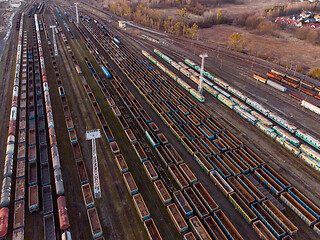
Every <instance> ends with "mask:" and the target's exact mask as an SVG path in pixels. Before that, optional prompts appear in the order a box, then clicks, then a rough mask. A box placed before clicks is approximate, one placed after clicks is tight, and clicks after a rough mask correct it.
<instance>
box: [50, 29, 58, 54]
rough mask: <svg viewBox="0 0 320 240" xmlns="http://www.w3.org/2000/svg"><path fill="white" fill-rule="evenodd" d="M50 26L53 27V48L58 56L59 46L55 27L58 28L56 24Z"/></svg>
mask: <svg viewBox="0 0 320 240" xmlns="http://www.w3.org/2000/svg"><path fill="white" fill-rule="evenodd" d="M50 28H52V36H53V37H52V38H53V48H54V55H55V56H58V48H57V41H56V34H55V32H54V29H55V28H56V26H55V25H53V26H50Z"/></svg>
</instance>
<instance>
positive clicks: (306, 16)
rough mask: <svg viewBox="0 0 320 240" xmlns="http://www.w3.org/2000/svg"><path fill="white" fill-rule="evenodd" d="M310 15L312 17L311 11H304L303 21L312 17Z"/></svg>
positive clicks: (301, 15)
mask: <svg viewBox="0 0 320 240" xmlns="http://www.w3.org/2000/svg"><path fill="white" fill-rule="evenodd" d="M310 15H311V12H309V11H303V12H302V13H300V17H301V18H303V19H305V18H308V17H310Z"/></svg>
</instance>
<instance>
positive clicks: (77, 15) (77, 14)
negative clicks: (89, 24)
mask: <svg viewBox="0 0 320 240" xmlns="http://www.w3.org/2000/svg"><path fill="white" fill-rule="evenodd" d="M78 4H79V3H78V2H76V3H74V5H76V19H77V24H79V12H78Z"/></svg>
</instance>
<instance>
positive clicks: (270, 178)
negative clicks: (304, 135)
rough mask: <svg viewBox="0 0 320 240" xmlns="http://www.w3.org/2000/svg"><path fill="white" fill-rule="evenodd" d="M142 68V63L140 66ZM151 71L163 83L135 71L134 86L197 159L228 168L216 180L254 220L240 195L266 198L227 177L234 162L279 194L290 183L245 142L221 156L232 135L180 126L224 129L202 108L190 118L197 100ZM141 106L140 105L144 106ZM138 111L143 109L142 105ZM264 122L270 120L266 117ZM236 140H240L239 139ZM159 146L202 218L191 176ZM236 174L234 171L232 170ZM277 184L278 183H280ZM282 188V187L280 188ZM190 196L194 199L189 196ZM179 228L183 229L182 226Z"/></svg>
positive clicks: (283, 222)
mask: <svg viewBox="0 0 320 240" xmlns="http://www.w3.org/2000/svg"><path fill="white" fill-rule="evenodd" d="M88 28H89V27H88ZM89 29H90V28H89ZM111 39H112V38H111ZM102 44H103V43H102ZM106 46H107V49H108V47H109V48H110V49H108V50H107V51H108V53H109V54H110V55H111V56H114V51H115V52H117V50H116V49H115V48H114V47H110V46H111V45H110V44H109V45H106ZM122 51H125V47H123V48H122ZM126 54H127V53H126ZM122 56H124V55H122ZM119 58H120V57H119ZM125 59H126V58H125ZM135 59H136V58H135ZM135 59H133V60H135ZM150 60H151V59H150ZM126 61H128V63H129V62H130V63H132V60H129V59H126ZM166 61H167V60H166ZM115 62H116V63H117V64H119V65H120V64H121V63H120V62H117V61H116V60H115ZM126 63H127V62H126ZM142 64H143V65H144V66H145V68H144V70H146V74H147V75H149V72H148V69H150V68H149V67H148V66H147V65H148V64H145V63H142ZM132 65H133V64H132ZM179 65H180V67H182V66H183V64H179ZM121 66H122V67H124V66H123V65H121ZM126 66H127V68H130V67H128V65H126ZM161 67H162V66H161V65H160V68H161ZM141 68H143V66H141ZM150 70H152V69H150ZM152 71H154V72H155V75H156V77H155V78H160V79H163V80H162V82H161V83H160V81H159V82H158V81H156V80H155V81H153V82H151V80H150V79H149V76H148V78H146V79H143V80H142V79H139V76H140V75H138V74H135V73H134V74H133V75H134V76H133V77H132V78H130V77H129V79H130V80H131V81H132V83H133V84H134V86H136V88H137V89H138V90H139V92H140V93H141V94H142V95H143V96H145V99H146V100H147V101H148V103H149V104H150V105H152V106H153V109H154V110H155V111H156V112H157V113H158V114H159V115H160V116H162V117H161V118H162V119H163V120H164V121H165V123H166V125H168V126H169V127H170V129H171V130H172V131H173V132H174V133H175V135H176V136H177V137H178V138H179V139H180V141H181V142H182V144H183V145H184V146H185V147H186V148H187V150H188V151H189V152H190V153H191V154H192V155H193V156H194V157H195V159H196V161H199V162H203V159H205V160H206V159H209V160H211V161H212V162H213V163H215V164H216V166H217V165H218V166H219V167H215V169H216V168H218V169H223V168H224V169H225V171H223V172H225V173H226V175H224V176H222V175H221V177H218V176H219V175H217V174H215V177H216V178H218V179H219V180H217V184H218V183H219V184H220V185H221V189H224V190H223V191H224V192H226V195H227V196H228V198H229V199H230V201H231V202H233V204H234V206H235V207H236V208H237V209H238V210H239V211H240V212H241V214H243V216H244V217H245V218H246V219H249V220H248V221H250V222H255V221H256V220H257V217H259V216H257V215H256V217H255V214H256V213H254V212H253V210H250V207H249V208H247V207H245V206H246V205H245V204H244V202H243V201H244V200H241V198H239V196H240V195H241V196H246V198H247V200H246V201H247V202H248V203H249V204H252V198H251V200H250V197H249V196H250V194H252V196H253V197H254V198H255V199H256V200H257V201H260V202H261V201H264V199H265V196H264V195H263V194H262V193H261V192H260V191H259V190H258V189H257V188H256V187H255V185H254V184H252V182H251V181H248V179H247V178H243V177H241V181H240V180H239V183H240V184H241V185H243V187H244V188H242V187H240V186H241V185H239V184H237V183H236V182H235V181H234V180H229V181H228V178H230V176H231V175H232V174H231V170H232V169H235V168H234V166H236V167H239V169H240V165H241V164H240V165H239V163H240V162H243V163H244V165H242V167H241V169H242V170H240V171H241V172H242V171H243V172H244V171H252V172H255V171H257V173H259V174H260V175H261V176H262V177H263V178H264V180H263V181H262V182H263V183H265V184H266V185H267V184H272V186H276V192H275V193H276V194H281V193H282V192H283V191H285V189H287V188H288V187H290V185H288V184H287V183H286V181H285V179H282V178H281V176H280V175H277V174H276V173H275V172H274V171H273V170H272V169H270V168H268V167H267V165H266V167H263V166H265V164H264V161H263V160H262V159H260V158H259V157H258V156H257V155H256V154H255V153H253V152H252V151H251V150H250V149H249V148H248V147H246V146H241V147H238V148H239V149H237V148H236V149H234V150H233V151H232V153H233V155H234V156H232V155H231V154H228V156H227V157H228V159H229V162H228V161H226V158H224V157H222V156H219V153H220V151H225V148H226V145H227V146H228V147H229V146H232V144H230V142H232V143H233V144H236V142H237V141H232V140H231V139H232V138H231V139H230V138H229V141H230V142H229V143H228V141H225V143H223V142H222V141H221V140H220V141H210V139H209V138H208V137H210V135H209V134H207V135H208V136H207V137H205V138H203V139H202V138H200V141H197V142H196V141H193V140H194V139H196V137H195V135H199V134H203V136H205V134H204V133H203V132H201V131H200V130H199V129H198V131H194V132H193V131H190V130H189V129H188V128H189V127H188V128H186V127H180V125H181V126H182V125H184V126H186V125H188V124H190V123H191V122H192V124H191V126H199V125H198V124H200V126H203V125H204V121H205V120H206V119H210V123H211V124H214V126H215V127H214V128H216V129H219V130H218V131H217V132H216V133H215V134H218V133H219V132H220V131H223V130H224V128H223V127H222V126H218V124H217V123H216V122H215V120H214V119H212V118H210V117H208V116H205V113H203V112H202V113H201V114H200V113H199V112H198V113H197V115H196V114H195V115H196V116H197V118H199V119H200V120H201V121H199V119H198V121H196V119H192V120H191V119H190V118H188V117H186V116H187V115H188V112H192V111H193V110H194V109H195V108H196V107H197V106H196V105H195V104H192V103H191V104H189V103H190V101H189V100H188V102H187V103H186V104H185V103H184V101H185V100H183V99H186V98H185V97H182V96H180V93H179V92H178V91H176V89H174V88H173V87H171V86H168V85H170V82H169V81H166V79H164V78H163V76H160V74H159V72H158V73H157V70H155V69H153V70H152ZM132 72H133V71H130V73H132ZM155 75H152V76H155ZM150 77H151V76H150ZM219 83H220V84H221V85H220V86H221V87H222V88H224V89H229V87H228V86H227V85H226V84H224V83H223V82H221V81H219ZM161 85H162V88H161V89H162V90H163V93H160V92H159V91H158V90H157V88H158V87H160V86H161ZM137 86H140V87H137ZM163 86H165V87H163ZM167 89H168V90H167ZM230 89H231V88H230ZM220 90H222V91H224V90H223V89H220ZM166 91H170V93H171V94H172V95H170V94H168V93H166ZM233 92H235V93H237V94H238V95H239V96H240V97H243V96H244V99H246V96H245V95H243V94H242V93H240V92H239V91H237V90H235V89H233ZM221 94H222V93H221ZM164 95H165V96H166V98H165V96H164ZM169 95H170V96H174V97H173V98H171V97H168V96H169ZM222 95H223V96H225V95H224V94H222ZM146 96H148V97H146ZM151 96H152V97H151ZM225 97H226V96H225ZM227 98H228V97H227ZM163 99H166V100H167V101H168V99H170V101H172V102H173V103H174V102H175V103H174V105H183V108H182V109H183V112H184V113H183V114H181V113H180V112H179V111H180V110H178V109H177V107H175V106H174V105H171V104H165V105H163V104H160V103H161V101H164V100H163ZM182 100H183V101H182ZM182 102H183V103H182ZM188 105H189V106H188ZM255 105H256V106H258V105H257V104H255ZM160 106H161V107H160ZM260 106H261V105H260ZM139 108H141V106H140V107H139ZM180 108H181V107H180ZM199 109H201V108H199ZM139 111H141V109H140V110H139ZM178 112H179V113H178ZM176 113H177V114H176ZM189 114H190V113H189ZM183 115H185V116H183ZM169 116H170V117H169ZM143 120H144V124H145V122H146V123H147V124H146V125H145V127H143V128H148V124H149V123H151V122H152V121H151V119H150V117H148V115H147V114H146V113H145V114H144V117H143ZM198 122H200V123H198ZM265 122H267V121H265ZM208 125H209V124H208ZM206 126H207V125H206ZM211 128H212V127H211ZM214 128H212V129H214ZM152 129H156V128H154V127H153V128H152ZM190 129H191V127H190ZM152 131H153V130H152ZM152 131H151V132H152ZM214 131H215V130H214ZM148 137H149V138H150V139H151V140H152V141H150V142H155V141H154V139H156V137H155V134H148ZM150 139H149V140H150ZM227 139H228V138H227ZM289 139H290V140H292V141H294V139H293V138H289ZM158 140H159V139H158ZM208 140H209V141H208ZM212 140H219V139H212ZM199 143H202V144H203V145H204V143H206V144H207V145H208V146H210V148H211V149H212V154H214V153H215V155H218V156H217V157H215V156H213V155H212V156H209V157H207V158H205V157H204V156H203V155H202V153H201V152H200V149H201V148H199V149H198V148H197V147H195V145H200V144H199ZM222 143H223V144H222ZM237 144H239V142H238V143H237ZM240 144H241V142H240ZM159 146H162V145H161V144H159V143H157V144H153V147H155V148H156V149H157V150H158V152H159V154H160V155H161V156H162V160H163V161H164V163H165V164H166V166H167V167H168V168H169V171H170V172H171V174H172V175H173V177H174V179H175V180H176V181H177V183H178V185H179V187H180V188H181V189H183V191H182V192H184V193H185V192H187V191H188V192H187V193H188V194H189V195H191V196H192V201H191V200H190V202H192V203H193V204H192V205H195V206H193V207H194V208H195V209H196V206H197V208H199V209H198V210H197V211H195V213H196V214H198V216H199V217H200V218H201V217H202V215H203V214H204V211H202V210H201V211H200V209H203V208H202V207H201V205H199V204H198V201H197V200H195V199H196V198H195V195H193V194H192V192H191V191H190V188H188V184H189V182H190V180H187V179H188V178H185V177H184V176H183V175H180V174H179V173H178V172H179V171H178V170H179V168H177V167H176V166H175V165H174V163H173V162H175V161H173V160H172V159H170V156H171V155H170V154H165V153H164V151H163V149H162V148H161V147H160V148H159ZM231 149H232V147H231ZM202 152H204V150H202ZM168 156H169V157H168ZM237 158H239V159H240V161H239V159H238V160H236V159H237ZM231 159H232V160H231ZM207 161H208V160H207ZM227 162H228V164H227ZM230 163H232V164H233V165H234V166H232V165H231V164H230ZM219 164H220V165H219ZM209 165H210V164H209ZM256 169H259V170H256ZM213 172H214V171H212V170H210V171H209V173H210V175H213ZM243 172H242V173H243ZM216 173H218V172H216ZM227 173H229V174H227ZM233 174H235V171H234V172H233ZM236 176H237V178H238V179H240V176H244V175H241V174H240V175H236ZM231 181H232V184H233V185H232V187H231V185H230V184H229V183H228V182H231ZM277 185H278V186H279V187H277ZM226 186H229V187H227V188H226ZM281 188H282V189H283V190H281ZM243 189H246V190H247V192H248V193H249V194H248V193H246V192H244V190H243ZM158 194H159V193H158ZM185 194H186V193H185ZM236 194H237V195H236ZM178 196H179V199H181V196H182V197H183V194H181V192H180V194H178ZM230 196H231V197H230ZM174 198H175V197H174ZM189 198H190V199H191V197H190V196H189ZM163 199H164V198H163ZM175 199H176V198H175ZM200 199H202V198H200ZM175 201H176V202H177V203H176V204H177V206H178V208H179V204H178V202H181V201H178V200H175ZM182 202H184V203H185V202H187V201H186V199H184V201H182ZM262 205H263V207H264V208H265V209H266V211H267V212H268V211H270V213H269V212H268V213H269V214H270V215H272V214H273V215H272V216H273V217H274V218H275V219H277V220H276V221H278V222H279V224H280V225H281V226H284V228H286V231H288V232H289V233H290V234H294V233H295V232H296V231H297V230H298V229H297V228H296V227H295V226H294V225H292V223H291V222H288V221H287V220H288V219H286V218H285V216H284V215H283V214H282V215H281V214H280V213H281V212H280V211H279V212H280V213H279V212H277V210H275V208H276V207H275V206H274V205H273V204H272V203H271V202H270V203H269V202H268V203H265V204H264V202H263V204H262ZM189 208H190V209H191V211H192V208H191V207H190V206H189ZM183 209H187V208H186V207H185V206H184V207H183ZM216 212H217V211H215V212H214V213H216ZM182 213H184V212H183V211H182ZM204 215H205V214H204ZM217 215H218V216H217V219H215V220H217V222H218V223H219V225H220V226H222V227H221V228H223V226H224V228H223V229H224V231H225V232H229V234H230V232H232V234H230V235H228V236H229V237H230V238H231V239H232V238H233V237H235V238H237V237H238V236H237V234H236V233H235V232H234V231H233V229H232V228H231V227H230V226H232V225H228V224H225V222H226V221H224V220H225V219H224V218H223V215H222V214H217ZM259 218H260V217H259ZM221 222H222V223H221ZM256 225H257V226H256V228H257V229H258V230H259V231H260V233H261V234H262V235H263V234H264V233H265V232H267V231H263V230H265V229H266V228H263V227H262V226H263V223H262V224H260V223H259V224H258V223H257V224H256ZM180 227H181V226H180ZM180 229H182V227H181V228H180ZM226 229H227V230H226ZM194 231H195V232H197V230H194ZM189 235H190V234H189ZM189 235H188V236H189ZM263 236H265V235H263Z"/></svg>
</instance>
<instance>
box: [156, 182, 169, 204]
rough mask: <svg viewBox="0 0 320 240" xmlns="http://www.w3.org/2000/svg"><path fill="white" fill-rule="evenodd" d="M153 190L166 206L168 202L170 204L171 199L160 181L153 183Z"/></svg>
mask: <svg viewBox="0 0 320 240" xmlns="http://www.w3.org/2000/svg"><path fill="white" fill-rule="evenodd" d="M153 185H154V188H155V189H156V191H157V193H158V195H159V197H160V199H161V201H162V202H163V203H164V204H165V205H166V204H168V203H169V202H171V200H172V198H171V196H170V194H169V192H168V190H167V189H166V187H165V186H164V184H163V182H162V180H160V179H159V180H157V181H155V182H154V183H153Z"/></svg>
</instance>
